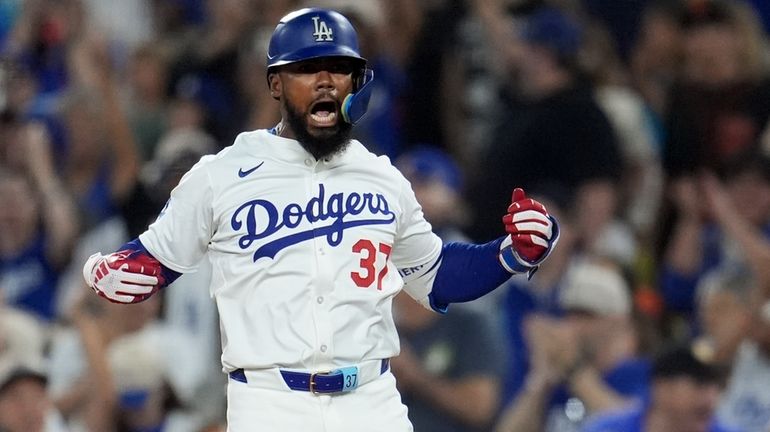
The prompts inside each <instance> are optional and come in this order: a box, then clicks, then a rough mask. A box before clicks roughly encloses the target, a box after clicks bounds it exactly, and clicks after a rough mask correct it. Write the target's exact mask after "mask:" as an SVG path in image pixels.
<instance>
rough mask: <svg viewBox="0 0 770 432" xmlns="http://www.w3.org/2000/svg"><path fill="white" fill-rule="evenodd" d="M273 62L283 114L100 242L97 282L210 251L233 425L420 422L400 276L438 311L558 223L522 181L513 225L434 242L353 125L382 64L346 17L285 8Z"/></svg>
mask: <svg viewBox="0 0 770 432" xmlns="http://www.w3.org/2000/svg"><path fill="white" fill-rule="evenodd" d="M267 66H268V67H267V81H268V85H269V89H270V93H271V95H272V96H273V98H274V99H276V100H277V101H279V102H280V111H281V116H282V119H281V121H280V123H279V124H278V125H277V126H275V127H274V128H272V129H270V130H256V131H252V132H245V133H242V134H240V135H239V136H238V137H237V138H236V139H235V142H234V143H233V144H232V145H231V146H230V147H228V148H226V149H224V150H222V151H221V152H220V153H219V154H216V155H209V156H204V157H203V158H202V159H201V160H200V162H198V163H197V164H196V165H195V166H194V167H193V168H192V169H191V170H190V171H189V172H188V173H187V174H186V175H185V176H184V177H183V178H182V180H181V181H180V183H179V185H178V186H177V187H176V188H175V189H174V190H173V192H172V193H171V197H170V199H169V201H168V204H167V205H166V208H165V209H164V210H163V211H162V212H161V214H160V216H159V217H158V219H157V220H156V221H155V222H154V223H152V224H151V225H150V227H149V228H148V229H147V231H145V232H144V233H142V234H141V235H140V236H139V237H138V238H137V239H135V240H133V241H131V242H129V243H128V244H126V245H124V246H123V247H121V248H120V250H118V251H117V252H114V253H112V254H109V255H106V256H105V255H102V254H100V253H97V254H94V255H93V256H91V257H90V258H89V259H88V261H87V262H86V264H85V266H84V269H83V274H84V277H85V279H86V281H87V283H88V285H89V286H91V287H92V288H93V289H94V290H95V291H96V293H98V294H99V295H100V296H103V297H106V298H107V299H109V300H111V301H113V302H120V303H135V302H139V301H142V300H144V299H146V298H148V297H149V296H151V295H152V294H154V293H155V292H157V291H158V290H159V289H161V288H162V287H164V286H166V285H168V284H169V283H171V282H172V281H173V280H174V279H176V278H177V277H178V276H179V275H180V274H181V273H185V272H191V271H194V270H195V269H196V266H197V265H198V262H199V261H201V259H202V258H203V257H204V255H208V258H209V259H210V261H211V264H212V267H213V270H212V280H211V293H212V295H213V297H214V299H215V300H216V304H217V308H218V309H219V315H220V317H221V318H220V319H221V324H220V327H221V333H222V351H223V352H222V365H223V368H224V371H225V372H226V373H227V374H229V377H230V379H229V381H228V382H229V384H228V388H227V397H228V409H227V421H228V430H229V431H233V432H242V431H253V430H259V431H276V432H277V431H280V432H285V431H300V430H312V431H337V432H345V431H388V432H394V431H411V430H412V426H411V425H410V423H409V420H408V418H407V410H406V407H405V406H404V405H403V404H402V403H401V398H400V396H399V394H398V391H397V390H396V386H395V380H394V378H393V375H392V374H391V373H390V371H389V360H388V359H390V358H391V357H393V356H396V355H398V353H399V342H398V335H397V334H396V328H395V325H394V323H393V318H392V316H391V303H392V299H393V297H394V296H395V295H396V294H397V293H398V292H399V291H400V290H401V289H404V290H406V292H407V293H408V294H409V295H410V296H411V297H413V298H414V299H415V300H416V301H418V302H420V303H421V304H422V305H424V306H425V307H427V308H431V309H433V310H436V311H438V312H440V313H443V312H445V311H446V310H447V307H448V305H449V304H450V303H453V302H463V301H469V300H472V299H475V298H478V297H480V296H482V295H484V294H486V293H487V292H489V291H491V290H493V289H494V288H495V287H497V286H498V285H500V284H501V283H503V282H504V281H506V280H507V279H508V278H509V277H510V276H511V274H514V273H528V274H530V275H531V274H532V273H533V272H534V271H535V270H536V269H537V268H538V265H539V264H540V263H541V262H542V261H543V260H544V259H545V258H546V257H547V256H548V255H549V253H550V252H551V250H552V249H553V247H554V245H555V244H556V242H557V239H558V237H559V234H558V225H557V224H556V221H555V220H554V218H553V217H552V216H550V215H549V214H548V212H547V211H546V209H545V208H544V207H543V206H542V205H541V204H540V203H538V202H537V201H535V200H532V199H528V198H526V197H525V195H524V192H523V191H522V190H521V189H516V190H515V191H514V192H513V202H512V203H511V205H510V207H509V208H508V214H506V215H505V216H504V217H503V222H504V227H505V230H506V231H507V233H508V235H506V236H504V237H501V238H499V239H497V240H495V241H492V242H490V243H487V244H482V245H471V244H463V243H448V244H442V242H441V240H440V239H439V238H438V237H437V236H436V235H435V234H434V233H432V232H431V226H430V225H429V224H428V223H427V222H426V221H425V219H424V218H423V214H422V211H421V209H420V206H419V204H418V203H417V201H416V200H415V197H414V194H413V193H412V190H411V188H410V185H409V183H408V182H407V181H406V180H405V179H404V177H403V176H402V175H401V174H400V173H399V172H398V171H397V170H396V169H395V168H394V167H393V166H392V165H391V164H390V161H389V160H388V159H387V158H386V157H377V156H375V155H374V154H372V153H370V152H369V151H367V150H366V149H365V148H364V146H363V145H362V144H361V143H360V142H358V141H356V140H351V139H350V138H349V133H350V130H351V128H352V125H353V124H354V123H356V121H357V120H359V119H360V118H361V116H362V115H363V114H364V113H365V112H366V107H367V104H368V102H369V92H370V83H371V82H372V79H373V72H372V71H371V70H370V69H368V68H367V67H366V60H365V59H364V58H362V57H361V55H360V54H359V48H358V41H357V35H356V32H355V30H354V29H353V27H352V26H351V24H350V22H349V21H348V20H347V19H346V18H345V17H344V16H342V15H341V14H339V13H337V12H334V11H330V10H325V9H315V8H309V9H301V10H298V11H295V12H292V13H290V14H288V15H286V16H285V17H283V18H282V19H281V21H280V23H279V24H278V26H277V27H276V29H275V31H274V32H273V35H272V37H271V39H270V44H269V49H268V54H267ZM501 231H502V230H501Z"/></svg>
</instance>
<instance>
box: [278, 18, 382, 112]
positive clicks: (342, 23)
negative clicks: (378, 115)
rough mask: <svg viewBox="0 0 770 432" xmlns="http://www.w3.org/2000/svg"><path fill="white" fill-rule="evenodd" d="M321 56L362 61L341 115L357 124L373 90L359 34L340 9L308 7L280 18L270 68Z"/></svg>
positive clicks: (370, 72) (372, 77) (372, 72)
mask: <svg viewBox="0 0 770 432" xmlns="http://www.w3.org/2000/svg"><path fill="white" fill-rule="evenodd" d="M321 57H346V58H351V59H355V60H357V61H359V62H360V63H361V69H360V71H358V72H356V73H354V74H353V81H354V91H353V93H351V94H349V95H347V96H346V97H345V100H344V101H343V102H342V107H341V112H342V118H343V119H344V120H345V121H346V122H348V123H350V124H355V123H356V122H358V120H360V119H361V117H362V116H363V115H364V114H365V113H366V109H367V107H368V106H369V98H370V97H371V93H372V86H371V85H369V84H371V82H372V80H373V79H374V71H372V70H371V69H368V68H366V59H365V58H363V57H361V54H360V53H359V49H358V35H357V34H356V30H355V29H354V28H353V25H352V24H350V21H348V19H347V18H345V17H344V16H343V15H342V14H340V13H339V12H335V11H332V10H328V9H320V8H305V9H300V10H297V11H294V12H291V13H289V14H287V15H286V16H284V17H283V18H281V21H280V22H279V23H278V25H277V26H276V27H275V30H274V31H273V35H272V36H271V37H270V45H269V46H268V49H267V71H268V74H269V73H270V70H271V69H272V68H275V67H278V66H283V65H286V64H290V63H295V62H300V61H304V60H310V59H315V58H321Z"/></svg>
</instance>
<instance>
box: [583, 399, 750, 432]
mask: <svg viewBox="0 0 770 432" xmlns="http://www.w3.org/2000/svg"><path fill="white" fill-rule="evenodd" d="M646 414H647V407H646V406H645V405H644V404H642V403H638V404H634V405H633V406H632V407H630V408H627V409H624V410H619V411H613V412H609V413H606V414H600V415H597V416H596V417H594V418H593V419H591V420H589V421H588V422H587V423H586V425H585V426H584V427H583V428H582V429H581V432H645V428H644V418H645V415H646ZM708 432H740V431H738V430H736V429H729V428H727V427H724V426H722V425H720V424H719V423H717V422H716V421H713V422H712V423H711V425H710V426H709V428H708Z"/></svg>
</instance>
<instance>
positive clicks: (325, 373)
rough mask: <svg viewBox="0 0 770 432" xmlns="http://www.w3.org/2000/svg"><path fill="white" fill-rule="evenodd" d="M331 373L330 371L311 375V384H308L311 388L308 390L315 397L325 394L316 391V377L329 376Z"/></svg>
mask: <svg viewBox="0 0 770 432" xmlns="http://www.w3.org/2000/svg"><path fill="white" fill-rule="evenodd" d="M329 372H330V371H325V372H313V373H311V374H310V383H309V384H308V387H309V388H308V390H309V391H310V393H313V394H315V395H318V394H323V392H319V391H316V389H315V386H316V383H315V377H316V375H327V374H329Z"/></svg>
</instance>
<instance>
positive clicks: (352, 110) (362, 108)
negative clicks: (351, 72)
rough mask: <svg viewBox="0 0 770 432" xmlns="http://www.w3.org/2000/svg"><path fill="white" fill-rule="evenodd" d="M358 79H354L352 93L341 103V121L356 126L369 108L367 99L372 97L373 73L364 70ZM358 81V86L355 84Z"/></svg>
mask: <svg viewBox="0 0 770 432" xmlns="http://www.w3.org/2000/svg"><path fill="white" fill-rule="evenodd" d="M362 72H363V73H362V74H361V76H360V77H359V78H356V79H354V83H353V84H354V85H353V87H354V89H355V90H354V91H353V93H351V94H349V95H347V96H346V97H345V100H344V101H342V108H341V112H342V119H343V120H345V121H346V122H348V123H350V124H353V125H354V124H356V123H357V122H358V121H359V120H360V119H361V117H363V116H364V114H366V110H367V108H368V107H369V98H370V97H371V95H372V86H371V83H372V81H373V80H374V71H373V70H372V69H368V68H364V69H363V70H362ZM356 81H360V85H359V84H357V83H356Z"/></svg>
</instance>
